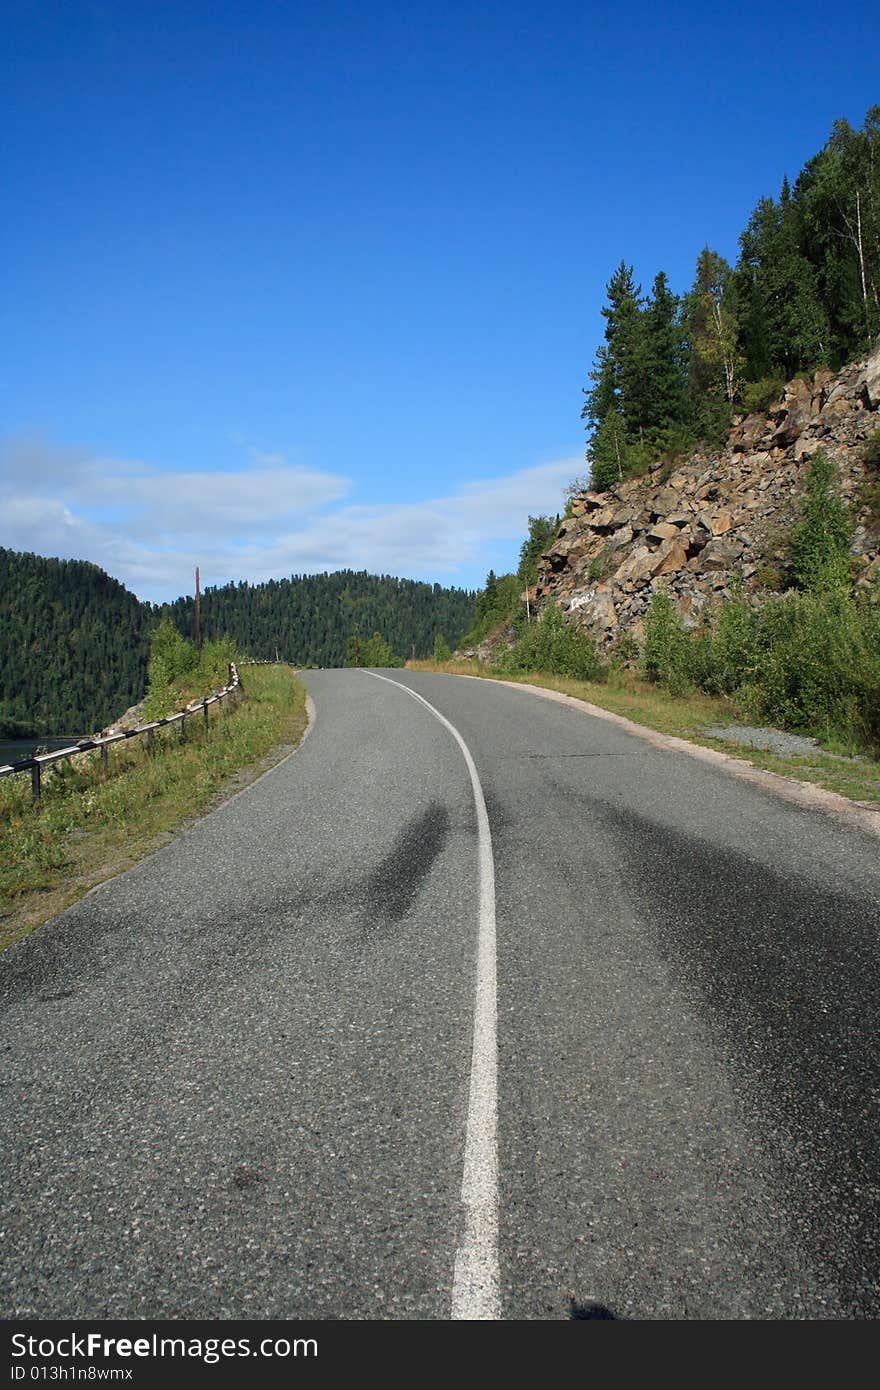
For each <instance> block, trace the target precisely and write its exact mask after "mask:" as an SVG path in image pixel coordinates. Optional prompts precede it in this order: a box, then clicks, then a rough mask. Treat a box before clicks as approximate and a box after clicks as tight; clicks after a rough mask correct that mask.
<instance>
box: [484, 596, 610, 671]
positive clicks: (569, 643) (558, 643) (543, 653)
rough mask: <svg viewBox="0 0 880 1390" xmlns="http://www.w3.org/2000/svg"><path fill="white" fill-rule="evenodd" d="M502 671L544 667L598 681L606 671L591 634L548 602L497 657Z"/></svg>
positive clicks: (537, 669)
mask: <svg viewBox="0 0 880 1390" xmlns="http://www.w3.org/2000/svg"><path fill="white" fill-rule="evenodd" d="M496 670H497V671H499V672H500V673H501V674H503V675H518V674H523V673H525V672H528V671H547V672H549V673H551V674H553V675H557V676H571V677H573V678H574V679H575V680H585V681H598V680H603V679H604V678H605V675H606V674H607V672H606V669H605V667H604V666H603V664H602V662H601V661H600V659H599V656H598V653H597V652H596V645H595V643H594V642H593V641H592V639H591V638H589V637H587V635H586V634H585V633H583V632H579V631H578V629H577V628H575V627H572V626H570V625H569V624H568V623H566V621H565V619H564V617H563V615H562V612H561V610H560V609H559V608H558V607H557V606H556V605H555V604H548V605H547V606H546V607H545V609H544V611H543V613H542V614H541V616H540V617H539V618H537V619H535V620H533V621H532V622H531V623H528V624H527V625H525V626H524V627H523V628H522V630H521V632H520V635H519V637H518V638H517V640H516V642H515V643H514V645H513V646H512V647H511V648H510V649H509V650H508V651H506V652H504V653H503V655H502V656H501V657H500V658H499V659H498V661H497V662H496Z"/></svg>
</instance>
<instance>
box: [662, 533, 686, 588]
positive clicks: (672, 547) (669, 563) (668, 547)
mask: <svg viewBox="0 0 880 1390" xmlns="http://www.w3.org/2000/svg"><path fill="white" fill-rule="evenodd" d="M687 557H688V548H687V545H686V544H685V542H684V541H683V540H681V539H680V538H679V537H678V536H676V539H675V540H668V541H666V542H665V543H664V544H663V545H661V547H660V549H659V550H658V551H657V552H656V554H655V556H654V558H655V559H656V560H658V561H659V564H658V565H657V568H656V569H655V570H654V578H655V579H659V578H660V576H661V575H664V574H676V573H677V572H678V571H679V570H680V569H682V568H683V567H684V564H685V561H686V560H687Z"/></svg>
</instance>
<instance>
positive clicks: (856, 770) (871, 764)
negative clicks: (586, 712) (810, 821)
mask: <svg viewBox="0 0 880 1390" xmlns="http://www.w3.org/2000/svg"><path fill="white" fill-rule="evenodd" d="M406 664H407V667H408V668H409V669H410V670H415V671H445V672H448V673H449V674H451V675H457V676H480V677H482V678H484V679H486V680H502V681H506V682H507V683H508V684H511V685H539V686H542V687H543V688H544V689H545V690H558V691H561V692H562V694H564V695H573V696H574V698H575V699H577V700H586V701H587V702H588V703H589V704H591V705H598V706H599V707H600V709H607V710H611V711H612V712H613V713H614V714H622V715H624V716H625V717H626V718H627V719H632V720H633V722H634V723H636V724H644V725H645V726H646V727H647V728H649V729H657V730H658V731H659V732H660V733H663V734H674V735H675V736H676V737H677V738H684V739H687V740H688V741H689V742H691V743H700V744H702V745H703V746H704V747H705V748H717V749H719V750H720V751H721V752H723V753H728V754H730V756H731V757H734V758H739V759H740V761H741V762H746V763H751V765H752V766H753V767H760V768H765V769H766V770H767V771H769V772H776V773H778V774H779V775H780V776H782V777H792V778H794V779H795V780H797V781H799V782H812V783H813V784H814V785H815V786H817V787H824V788H825V789H826V790H827V791H832V792H837V793H839V795H840V796H846V797H849V799H850V800H851V801H856V802H859V803H861V804H863V805H867V806H880V761H878V760H877V759H876V758H873V757H870V756H868V755H865V756H863V757H860V758H853V759H850V758H842V757H834V756H832V755H831V754H829V753H823V752H822V751H821V750H819V749H817V750H816V752H815V753H809V754H806V755H804V754H788V755H786V756H779V755H777V754H773V753H764V752H762V751H761V750H760V749H757V748H744V747H743V746H742V745H741V744H739V743H736V742H734V741H733V740H731V739H720V738H707V737H706V736H705V735H703V734H702V733H701V732H700V730H701V729H703V728H706V727H711V726H713V725H725V724H730V723H733V722H735V721H736V719H737V714H736V711H735V710H734V708H733V706H732V704H731V703H730V701H728V700H724V699H718V698H714V697H713V696H711V695H705V694H703V693H702V692H699V691H697V692H695V693H694V694H691V695H682V696H677V695H670V694H669V693H668V692H667V691H665V690H661V689H659V688H658V687H657V686H655V685H651V684H649V683H648V682H647V681H642V680H639V679H638V678H637V677H635V676H632V675H630V674H629V673H628V672H612V673H611V674H610V675H609V677H608V679H607V680H605V681H602V682H601V683H599V682H596V681H579V680H572V679H571V678H570V677H568V676H552V675H547V674H546V673H545V672H542V671H534V672H531V673H530V674H528V675H516V676H502V675H499V674H498V672H496V671H493V670H491V669H490V668H489V667H487V666H485V665H483V664H482V663H480V662H478V661H446V662H442V663H438V662H435V661H408V662H407V663H406Z"/></svg>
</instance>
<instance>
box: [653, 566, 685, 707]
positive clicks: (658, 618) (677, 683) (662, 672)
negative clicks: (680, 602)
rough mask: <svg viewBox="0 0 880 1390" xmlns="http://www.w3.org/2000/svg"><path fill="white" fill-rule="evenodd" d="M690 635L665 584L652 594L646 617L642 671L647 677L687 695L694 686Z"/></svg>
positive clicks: (670, 689) (671, 689)
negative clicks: (664, 586)
mask: <svg viewBox="0 0 880 1390" xmlns="http://www.w3.org/2000/svg"><path fill="white" fill-rule="evenodd" d="M689 647H690V639H689V637H688V634H687V632H686V631H685V628H684V624H683V623H682V620H681V617H680V616H679V614H678V612H677V610H676V607H675V604H674V603H673V601H672V599H671V597H670V595H669V593H668V591H667V590H666V589H665V588H660V589H655V590H654V592H653V593H652V595H651V602H650V604H649V605H648V612H647V616H646V618H645V643H644V647H643V649H642V673H643V675H644V677H645V679H646V680H649V681H653V682H654V683H655V684H656V685H662V686H665V688H666V689H667V690H669V691H670V692H671V693H672V694H674V695H683V694H684V693H685V692H686V691H687V690H688V689H689V688H690V686H691V683H692V682H691V678H690V655H691V654H690V650H689Z"/></svg>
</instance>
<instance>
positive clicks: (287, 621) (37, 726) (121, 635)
mask: <svg viewBox="0 0 880 1390" xmlns="http://www.w3.org/2000/svg"><path fill="white" fill-rule="evenodd" d="M193 607H194V602H193V599H192V598H181V599H178V600H177V601H176V602H175V603H173V604H171V605H169V606H168V607H166V608H158V607H155V606H154V605H152V604H149V603H141V602H140V601H139V600H138V599H137V598H136V597H135V595H134V594H131V593H129V592H128V590H127V589H126V588H125V587H124V585H122V584H120V583H119V582H118V581H117V580H115V579H111V578H110V576H109V575H107V574H105V573H104V571H103V570H101V569H99V568H98V566H97V565H92V564H89V563H88V562H86V561H84V560H52V559H44V558H42V557H41V556H39V555H28V554H19V553H17V552H16V551H13V550H4V549H2V548H0V733H5V734H7V735H9V736H13V737H14V736H15V735H16V734H19V733H20V734H21V735H22V736H25V735H27V734H30V733H37V734H51V733H65V734H77V733H89V732H91V731H92V730H94V729H99V728H102V727H103V726H105V725H106V724H108V723H110V722H111V721H112V720H113V719H115V718H116V717H117V716H118V715H120V714H121V713H122V712H123V711H124V710H125V709H127V708H128V706H129V705H131V704H133V703H134V702H135V701H137V700H139V699H140V698H141V696H142V695H143V693H144V690H145V687H146V670H147V653H148V648H149V640H150V633H151V631H152V629H153V628H154V627H155V625H156V624H157V622H158V621H159V618H160V617H161V616H162V614H163V613H166V612H167V613H170V614H171V616H172V618H173V619H174V621H175V623H176V624H177V626H178V627H179V628H180V631H181V632H182V633H183V634H184V635H185V636H187V637H190V638H191V637H192V635H193V616H194V615H193ZM473 615H474V595H473V594H470V593H467V592H466V591H465V590H463V589H444V588H441V586H440V585H439V584H433V585H432V584H423V583H418V582H416V581H414V580H411V579H395V578H392V577H391V576H389V575H382V576H378V575H371V574H366V573H363V572H361V573H355V572H353V571H351V570H345V571H342V572H340V573H337V574H316V575H304V576H301V577H298V576H293V577H292V578H290V579H278V580H274V579H273V580H270V581H269V582H268V583H265V584H247V583H239V584H227V585H225V586H224V587H223V588H213V589H212V588H209V589H207V590H206V592H205V593H204V594H203V595H202V604H201V627H202V636H203V637H204V638H205V639H207V640H210V639H211V638H213V637H220V636H222V635H224V634H228V635H229V636H230V637H232V638H233V639H234V641H235V643H236V645H237V646H238V647H239V649H240V651H241V652H242V653H243V654H246V655H248V656H253V657H257V658H268V659H274V657H275V655H276V652H277V653H278V655H279V656H280V658H281V660H282V661H291V662H294V663H295V664H297V665H300V666H343V665H345V661H346V653H347V648H348V643H349V639H350V637H351V635H352V633H353V632H354V631H356V630H357V631H359V632H360V634H361V636H362V637H363V638H364V639H369V638H370V637H372V635H373V633H374V632H378V633H380V634H381V636H382V637H383V638H384V640H385V641H386V642H387V643H388V645H389V646H390V648H391V650H392V652H394V653H395V654H396V655H397V656H399V657H400V658H401V659H402V658H404V657H407V656H409V655H410V654H411V652H412V650H413V648H415V652H416V655H417V656H427V655H429V654H430V652H431V651H432V649H433V646H434V639H435V637H436V636H438V635H441V636H442V637H443V638H444V639H445V640H446V642H447V643H449V644H450V645H451V646H454V645H455V644H456V643H457V642H458V640H459V638H460V637H461V636H462V635H463V634H464V633H465V632H466V631H467V630H468V628H469V627H470V626H471V623H472V621H473Z"/></svg>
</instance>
